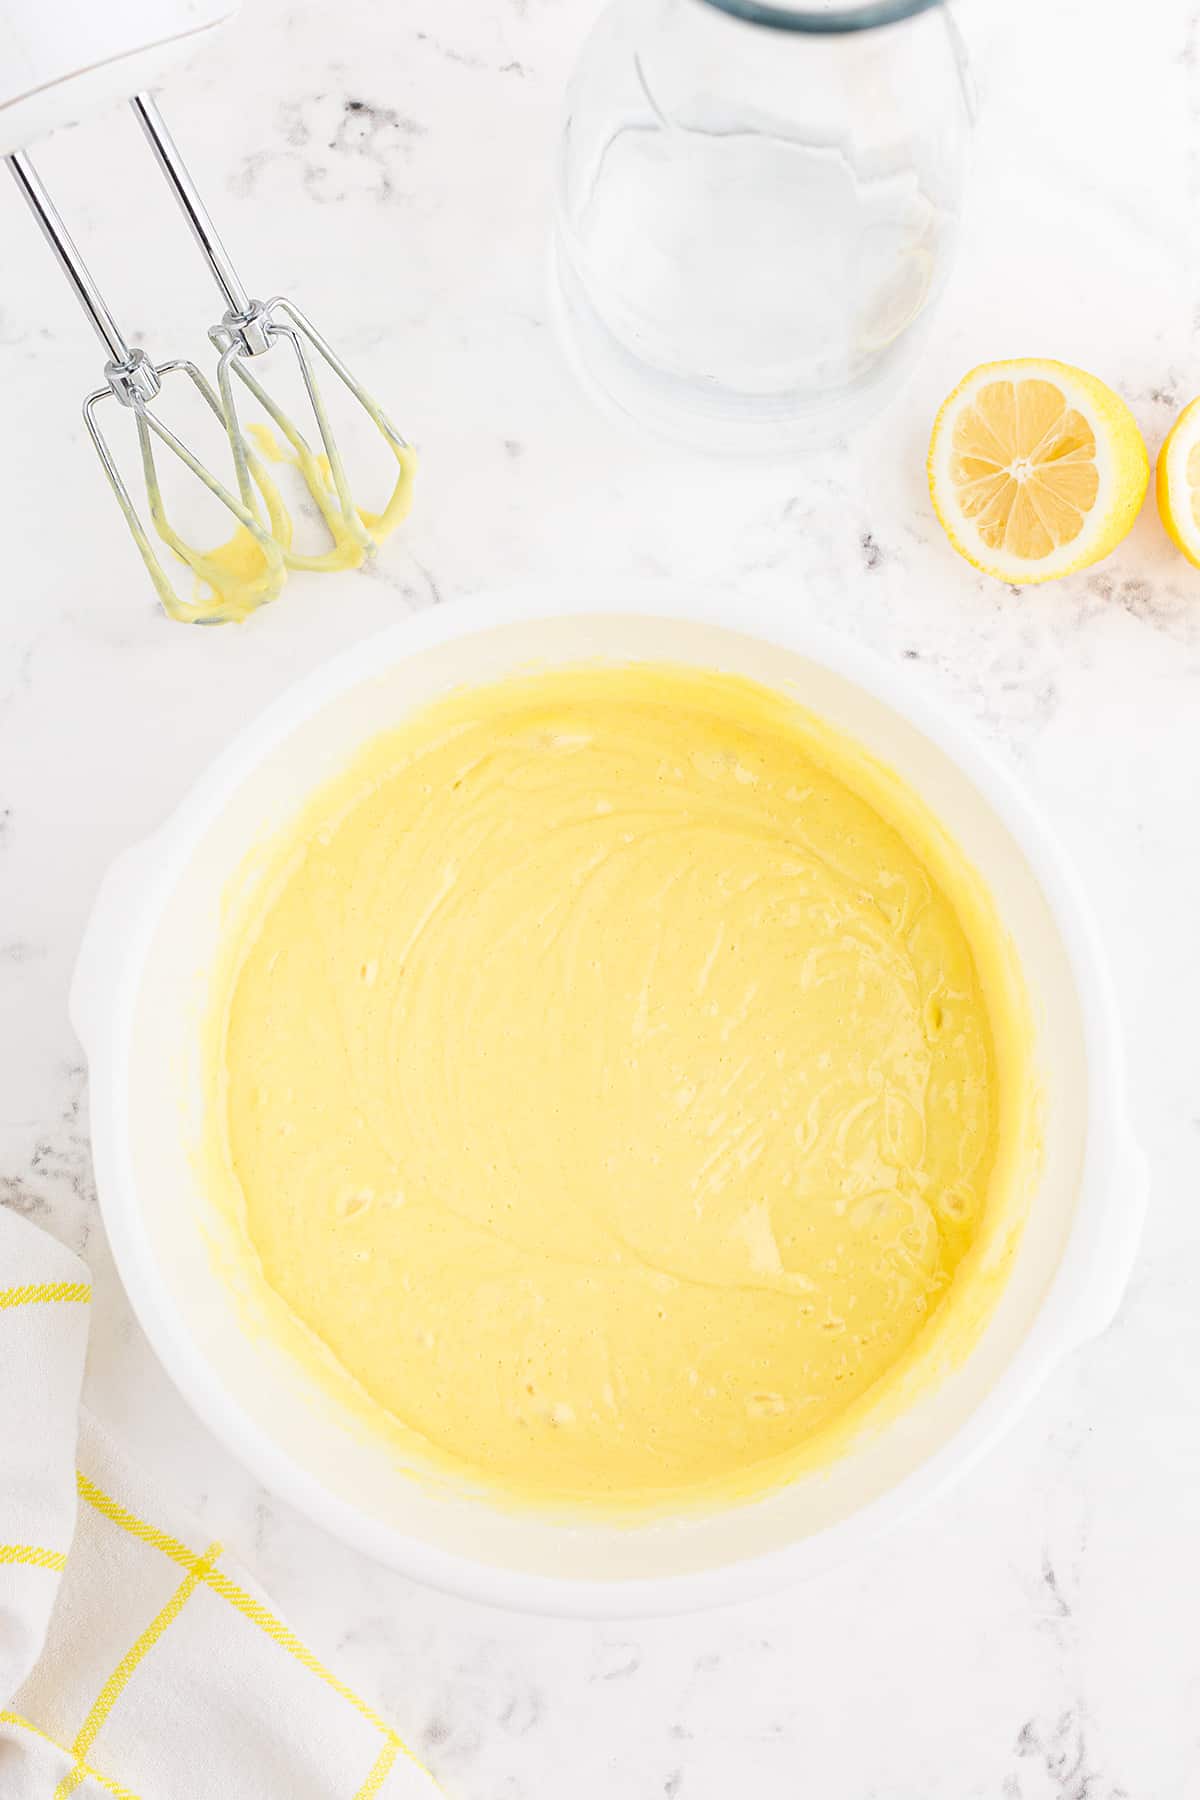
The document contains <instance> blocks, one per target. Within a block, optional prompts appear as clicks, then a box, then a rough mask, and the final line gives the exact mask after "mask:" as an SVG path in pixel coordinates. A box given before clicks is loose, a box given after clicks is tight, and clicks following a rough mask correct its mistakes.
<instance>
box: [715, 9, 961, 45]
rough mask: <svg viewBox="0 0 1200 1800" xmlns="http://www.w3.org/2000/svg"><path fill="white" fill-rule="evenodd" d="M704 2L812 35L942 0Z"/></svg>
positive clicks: (858, 27) (908, 14)
mask: <svg viewBox="0 0 1200 1800" xmlns="http://www.w3.org/2000/svg"><path fill="white" fill-rule="evenodd" d="M701 3H702V4H703V5H704V6H712V7H715V8H716V10H717V11H718V12H723V13H728V14H729V16H730V18H733V19H742V20H743V21H744V22H745V23H746V24H747V25H767V26H769V27H771V29H773V30H775V31H803V32H807V33H809V35H810V36H812V37H825V36H829V37H832V36H835V35H842V34H844V33H846V32H850V31H873V30H875V29H876V27H878V26H880V25H898V24H900V23H901V22H902V21H903V20H905V19H914V18H916V16H917V14H918V13H923V12H929V11H930V9H931V8H932V7H935V6H941V5H943V4H944V0H860V4H858V5H854V4H851V5H848V6H830V7H817V6H813V5H808V6H802V5H797V6H792V5H790V4H789V3H788V0H701Z"/></svg>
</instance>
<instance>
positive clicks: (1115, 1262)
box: [1075, 1125, 1150, 1345]
mask: <svg viewBox="0 0 1200 1800" xmlns="http://www.w3.org/2000/svg"><path fill="white" fill-rule="evenodd" d="M1149 1196H1150V1165H1149V1163H1148V1162H1147V1161H1146V1156H1145V1153H1144V1152H1143V1150H1142V1148H1141V1146H1140V1145H1139V1144H1138V1143H1137V1142H1136V1141H1135V1139H1134V1137H1133V1135H1132V1133H1131V1132H1130V1131H1129V1129H1128V1127H1127V1126H1125V1125H1121V1126H1120V1127H1119V1129H1118V1132H1117V1137H1116V1149H1115V1152H1114V1155H1113V1158H1112V1163H1111V1165H1110V1168H1109V1173H1108V1184H1107V1188H1106V1191H1105V1194H1104V1201H1103V1204H1102V1205H1101V1206H1099V1207H1097V1209H1096V1215H1095V1218H1094V1220H1093V1222H1092V1225H1091V1230H1090V1232H1089V1234H1088V1237H1089V1239H1090V1241H1087V1242H1085V1243H1083V1244H1081V1245H1080V1250H1081V1253H1082V1255H1083V1257H1084V1258H1085V1259H1086V1265H1085V1266H1089V1267H1090V1269H1091V1273H1090V1275H1089V1277H1088V1280H1087V1285H1086V1287H1085V1289H1084V1291H1083V1293H1082V1294H1081V1296H1080V1300H1079V1305H1078V1307H1077V1309H1076V1330H1075V1342H1076V1344H1077V1345H1079V1344H1084V1343H1087V1341H1088V1340H1089V1339H1090V1338H1094V1337H1098V1336H1099V1335H1100V1333H1101V1332H1102V1331H1107V1329H1108V1327H1109V1326H1110V1325H1111V1324H1112V1322H1113V1320H1114V1318H1115V1317H1116V1315H1117V1309H1118V1308H1119V1306H1120V1304H1121V1301H1122V1299H1123V1298H1124V1294H1125V1290H1126V1288H1127V1287H1128V1286H1129V1278H1130V1276H1131V1275H1132V1273H1133V1266H1134V1263H1135V1261H1136V1260H1137V1252H1138V1244H1139V1242H1140V1241H1141V1236H1142V1227H1143V1225H1144V1224H1145V1222H1146V1207H1147V1202H1148V1200H1149Z"/></svg>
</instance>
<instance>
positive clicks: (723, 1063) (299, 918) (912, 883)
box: [210, 665, 1031, 1508]
mask: <svg viewBox="0 0 1200 1800" xmlns="http://www.w3.org/2000/svg"><path fill="white" fill-rule="evenodd" d="M267 864H268V872H267V874H266V875H265V876H264V877H263V878H262V879H260V880H259V882H258V884H257V886H256V889H255V898H254V899H253V900H252V901H250V902H247V903H246V904H245V905H244V906H243V907H242V909H241V912H240V916H239V917H238V918H237V919H236V920H235V921H234V923H233V926H232V927H231V943H232V945H233V949H232V951H231V956H230V961H229V969H228V972H227V976H226V978H225V979H224V980H223V981H222V982H221V983H220V984H219V986H220V993H219V999H218V1002H217V1009H216V1017H215V1029H214V1037H213V1042H214V1049H213V1053H212V1067H211V1069H210V1080H211V1106H210V1112H211V1117H212V1120H213V1124H212V1131H213V1133H214V1142H215V1147H216V1157H217V1161H218V1163H219V1166H220V1169H221V1171H222V1179H223V1181H224V1183H225V1185H226V1187H227V1190H228V1192H229V1193H230V1194H232V1195H233V1196H234V1199H235V1204H236V1206H237V1209H238V1215H239V1218H240V1220H241V1225H242V1228H243V1229H244V1234H245V1237H246V1239H247V1241H248V1244H249V1246H250V1247H252V1251H253V1256H254V1258H255V1259H256V1266H257V1268H258V1269H259V1270H260V1272H261V1277H262V1278H264V1279H265V1281H266V1283H267V1284H269V1287H270V1288H271V1289H272V1290H273V1292H274V1295H275V1296H278V1298H279V1299H281V1300H282V1302H283V1303H284V1308H283V1309H280V1310H281V1311H283V1310H284V1309H286V1316H287V1318H289V1319H291V1320H294V1321H298V1322H299V1326H302V1327H303V1332H300V1331H299V1329H298V1330H297V1332H296V1334H295V1336H296V1341H297V1342H300V1341H301V1338H302V1337H303V1338H305V1339H307V1340H308V1341H309V1342H310V1343H312V1344H315V1345H318V1346H321V1347H324V1350H326V1351H327V1352H329V1353H331V1358H332V1360H333V1362H334V1363H336V1365H337V1366H338V1367H339V1369H340V1371H342V1372H344V1375H345V1376H346V1377H348V1378H350V1380H351V1381H352V1382H353V1383H354V1384H355V1386H356V1389H357V1391H359V1392H360V1393H361V1394H362V1395H363V1396H365V1397H368V1400H369V1404H370V1406H371V1408H373V1409H374V1410H375V1411H376V1412H377V1416H378V1419H379V1422H380V1425H381V1428H386V1429H387V1430H389V1431H391V1432H393V1433H395V1434H396V1436H397V1438H398V1441H400V1442H403V1443H407V1444H409V1445H410V1446H411V1447H412V1449H413V1450H414V1451H415V1452H416V1454H417V1457H418V1461H421V1462H424V1463H425V1464H427V1465H428V1466H429V1467H431V1468H436V1469H440V1470H443V1471H450V1472H452V1473H459V1474H462V1475H464V1476H467V1477H470V1478H472V1479H474V1480H476V1481H478V1482H482V1483H484V1484H486V1485H487V1486H488V1487H489V1488H490V1489H491V1490H492V1491H493V1492H495V1493H497V1494H503V1495H506V1496H508V1497H509V1498H511V1499H513V1500H519V1501H525V1502H531V1503H533V1504H547V1505H561V1504H569V1503H572V1502H576V1503H591V1504H596V1503H599V1504H601V1505H608V1506H611V1507H613V1508H622V1507H633V1508H639V1507H644V1506H651V1505H663V1504H667V1505H671V1504H675V1503H685V1502H688V1501H690V1500H695V1499H698V1498H701V1497H703V1496H711V1497H724V1496H729V1495H732V1494H748V1493H754V1492H757V1491H760V1490H762V1489H765V1488H766V1487H768V1486H770V1485H772V1484H773V1483H775V1482H777V1481H779V1480H781V1479H783V1478H785V1477H786V1476H787V1474H788V1473H789V1472H790V1471H792V1470H793V1469H795V1468H797V1467H800V1466H802V1465H806V1464H811V1463H812V1462H813V1461H814V1460H816V1461H820V1460H822V1459H826V1458H828V1457H829V1456H831V1455H832V1454H834V1453H835V1451H836V1449H837V1448H838V1446H839V1443H840V1442H841V1441H842V1439H844V1438H845V1437H846V1434H847V1433H848V1432H850V1431H851V1430H853V1429H857V1428H858V1427H859V1426H861V1424H862V1423H863V1422H864V1421H866V1420H868V1419H870V1418H872V1417H873V1416H875V1415H882V1414H883V1413H885V1412H886V1411H887V1409H888V1407H889V1406H890V1407H891V1408H892V1410H895V1408H896V1407H897V1406H898V1405H900V1404H901V1403H902V1399H903V1396H904V1395H905V1394H906V1393H908V1392H910V1391H911V1389H912V1384H913V1381H914V1379H915V1371H917V1370H918V1369H919V1368H920V1367H922V1366H925V1365H930V1366H932V1360H933V1351H934V1349H935V1348H936V1350H937V1354H938V1359H939V1367H940V1366H942V1365H943V1364H944V1363H945V1362H946V1361H947V1359H949V1358H951V1357H952V1355H953V1354H955V1353H956V1352H955V1346H956V1345H958V1346H960V1347H961V1346H965V1345H966V1344H967V1343H968V1342H969V1341H971V1340H972V1339H973V1337H974V1335H975V1334H976V1333H977V1331H978V1329H979V1327H980V1325H981V1324H982V1322H983V1320H984V1319H985V1318H986V1316H987V1312H988V1310H989V1308H990V1305H991V1303H992V1301H993V1300H994V1298H995V1295H996V1293H997V1292H998V1289H999V1285H1000V1280H1001V1278H1002V1274H1003V1271H1004V1268H1005V1267H1006V1259H1007V1258H1008V1257H1009V1256H1010V1255H1011V1249H1012V1244H1013V1242H1014V1240H1015V1235H1016V1233H1015V1224H1016V1222H1017V1221H1018V1220H1019V1216H1020V1210H1021V1202H1022V1198H1023V1174H1024V1171H1025V1170H1026V1168H1027V1158H1026V1156H1025V1152H1024V1146H1025V1145H1026V1144H1027V1141H1028V1138H1029V1130H1030V1124H1029V1121H1030V1104H1031V1102H1030V1092H1031V1090H1030V1082H1029V1072H1028V1056H1027V1048H1028V1046H1027V1043H1026V1037H1025V1031H1024V1026H1023V1023H1022V1021H1023V1013H1022V1006H1021V1001H1020V994H1019V978H1018V976H1017V974H1016V972H1015V967H1014V965H1013V961H1012V956H1011V952H1010V950H1009V949H1008V946H1007V943H1006V940H1005V938H1004V934H1003V933H1002V931H1001V930H1000V927H999V925H998V923H997V922H996V919H995V917H994V914H993V912H992V910H991V903H990V901H989V899H988V897H987V894H986V892H985V891H984V889H983V887H982V884H981V882H980V881H979V878H978V877H977V876H976V875H975V874H974V872H973V871H972V869H971V868H970V867H969V865H968V864H967V863H966V861H965V859H964V858H963V857H962V855H961V853H960V852H959V851H958V850H957V849H956V847H955V846H954V845H953V844H952V843H951V842H950V841H949V840H948V838H947V837H946V834H945V833H944V832H943V831H942V830H941V829H940V828H939V827H938V826H937V824H936V822H935V821H934V820H933V819H932V818H931V817H930V815H929V814H928V812H927V810H926V809H925V808H924V807H923V806H922V805H921V803H920V802H919V801H918V800H917V799H916V798H915V796H913V795H912V793H911V792H910V791H909V790H908V789H907V788H906V787H905V786H904V785H903V784H902V783H901V782H900V781H899V780H898V778H897V777H895V776H893V775H891V774H890V773H889V772H888V771H887V770H885V769H883V768H882V767H880V766H879V765H878V764H876V763H875V762H873V761H872V760H871V759H870V758H868V757H867V756H866V755H865V753H864V752H862V751H861V750H860V749H859V748H858V747H857V746H855V745H854V744H853V743H852V742H850V741H849V740H847V739H845V738H843V737H842V736H841V735H840V734H838V733H836V732H834V731H833V730H832V729H831V728H829V727H828V726H826V725H824V724H822V723H821V722H820V721H818V720H816V719H814V718H812V717H810V716H809V715H807V714H805V713H803V712H801V711H800V710H799V709H798V708H796V707H794V706H793V705H791V704H790V703H789V702H788V701H786V700H785V699H783V698H781V697H780V696H778V695H775V694H772V693H770V692H769V691H768V690H766V689H763V688H760V687H758V686H756V685H754V684H752V683H750V682H747V681H744V680H741V679H739V678H734V677H727V676H720V675H715V674H708V673H704V672H698V671H694V670H684V669H673V668H666V667H655V666H650V665H638V666H631V667H604V666H596V667H580V668H576V669H572V670H566V671H562V670H560V671H556V672H552V673H547V674H544V675H535V676H529V677H522V678H520V679H513V680H508V681H505V682H502V683H499V684H497V685H495V686H492V687H482V688H476V689H473V690H468V691H464V692H461V693H457V694H455V695H452V696H450V697H448V698H447V699H444V700H442V701H440V702H437V703H435V704H434V705H432V706H430V707H428V708H427V709H425V710H424V711H422V712H420V713H418V714H416V715H414V716H412V717H411V718H409V719H408V720H407V721H406V722H405V723H404V724H403V725H402V726H400V728H399V729H397V730H395V731H394V732H390V733H387V734H385V735H383V736H381V737H379V738H377V739H376V740H374V741H373V742H371V743H370V744H369V745H368V746H367V747H366V748H365V749H364V750H363V751H362V752H361V753H360V755H359V756H358V758H357V759H356V760H355V761H354V762H353V764H352V765H351V766H350V767H349V768H348V769H347V770H346V771H345V773H344V774H343V775H342V776H341V777H339V778H338V779H337V780H336V781H335V782H334V783H333V784H332V785H331V786H329V787H327V788H326V789H325V790H324V791H323V792H321V793H320V794H318V795H317V797H316V798H315V799H314V800H313V801H312V802H311V803H310V805H309V807H308V809H307V810H306V811H305V813H304V814H303V816H302V817H301V818H300V820H299V821H298V822H297V823H296V824H295V825H294V826H293V827H291V828H290V830H289V831H288V832H287V833H285V834H284V836H283V838H282V840H281V841H280V843H279V844H278V845H276V846H275V847H274V848H273V850H272V851H271V852H270V854H269V855H268V858H267Z"/></svg>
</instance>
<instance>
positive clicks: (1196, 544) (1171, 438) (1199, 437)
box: [1154, 400, 1200, 568]
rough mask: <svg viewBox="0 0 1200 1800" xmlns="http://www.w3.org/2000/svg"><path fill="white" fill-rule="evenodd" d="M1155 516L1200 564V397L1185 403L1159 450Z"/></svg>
mask: <svg viewBox="0 0 1200 1800" xmlns="http://www.w3.org/2000/svg"><path fill="white" fill-rule="evenodd" d="M1154 497H1155V499H1156V500H1157V501H1158V516H1159V518H1160V519H1161V520H1162V522H1163V524H1164V525H1165V526H1166V528H1167V531H1168V533H1169V534H1170V536H1171V538H1172V539H1173V540H1174V542H1175V543H1176V544H1177V545H1178V547H1179V548H1180V549H1181V550H1182V551H1183V554H1184V555H1185V556H1186V557H1187V559H1188V561H1189V562H1190V563H1195V564H1196V567H1197V568H1200V400H1193V401H1191V403H1190V404H1189V405H1187V406H1185V407H1184V409H1183V411H1182V412H1181V413H1180V415H1179V417H1178V418H1177V419H1176V421H1175V423H1174V424H1173V425H1172V427H1171V429H1170V431H1169V432H1168V433H1167V436H1166V441H1165V442H1164V444H1163V447H1162V449H1161V450H1160V451H1159V453H1158V469H1157V471H1156V474H1155V478H1154Z"/></svg>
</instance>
